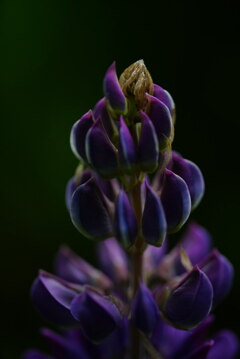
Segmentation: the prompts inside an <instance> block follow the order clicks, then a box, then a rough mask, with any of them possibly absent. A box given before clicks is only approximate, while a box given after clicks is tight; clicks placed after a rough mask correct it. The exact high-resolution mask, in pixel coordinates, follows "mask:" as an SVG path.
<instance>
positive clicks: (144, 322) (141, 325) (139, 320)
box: [131, 284, 159, 336]
mask: <svg viewBox="0 0 240 359" xmlns="http://www.w3.org/2000/svg"><path fill="white" fill-rule="evenodd" d="M131 313H132V321H133V322H134V324H135V326H136V327H137V328H138V329H139V330H141V331H142V332H143V333H144V334H145V335H147V336H150V335H151V334H152V332H153V330H154V328H155V326H156V325H157V321H158V318H159V311H158V307H157V304H156V302H155V300H154V299H153V296H152V293H151V292H150V290H149V289H148V288H147V287H146V286H145V285H144V284H140V286H139V289H138V291H137V293H136V294H135V296H134V297H133V300H132V309H131Z"/></svg>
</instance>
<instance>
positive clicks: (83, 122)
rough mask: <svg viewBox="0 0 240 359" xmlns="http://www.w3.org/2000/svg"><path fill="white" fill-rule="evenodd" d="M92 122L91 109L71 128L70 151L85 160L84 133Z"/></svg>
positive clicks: (85, 133)
mask: <svg viewBox="0 0 240 359" xmlns="http://www.w3.org/2000/svg"><path fill="white" fill-rule="evenodd" d="M93 123H94V119H93V113H92V110H89V111H88V112H87V113H86V114H85V115H83V116H82V117H81V118H80V120H78V121H77V122H76V123H75V124H74V125H73V127H72V130H71V135H70V144H71V148H72V151H73V153H74V154H75V156H76V157H78V158H82V159H83V160H85V161H86V160H87V157H86V150H85V140H86V135H87V132H88V130H89V129H90V127H91V126H92V125H93Z"/></svg>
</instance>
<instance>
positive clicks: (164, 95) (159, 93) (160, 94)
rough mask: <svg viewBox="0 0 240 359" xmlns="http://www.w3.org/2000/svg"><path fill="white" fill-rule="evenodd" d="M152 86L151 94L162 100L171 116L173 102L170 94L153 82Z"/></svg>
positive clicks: (173, 107)
mask: <svg viewBox="0 0 240 359" xmlns="http://www.w3.org/2000/svg"><path fill="white" fill-rule="evenodd" d="M153 86H154V92H153V96H155V97H157V98H158V99H159V100H160V101H162V102H163V103H164V105H166V106H167V107H168V109H169V111H170V113H171V115H172V116H173V114H174V111H175V104H174V101H173V99H172V96H171V95H170V93H169V92H168V91H166V90H164V89H163V88H162V87H160V86H158V85H155V84H154V85H153Z"/></svg>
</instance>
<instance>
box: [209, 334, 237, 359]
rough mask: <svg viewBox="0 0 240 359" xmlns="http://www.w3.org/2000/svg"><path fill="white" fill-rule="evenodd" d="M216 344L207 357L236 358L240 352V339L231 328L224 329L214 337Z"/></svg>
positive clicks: (210, 358)
mask: <svg viewBox="0 0 240 359" xmlns="http://www.w3.org/2000/svg"><path fill="white" fill-rule="evenodd" d="M213 340H214V345H213V347H212V348H211V350H210V352H209V354H208V357H207V359H234V358H236V355H237V353H238V352H239V340H238V338H237V337H236V335H235V334H234V333H232V332H231V331H229V330H222V331H220V332H219V333H217V334H216V335H215V336H214V337H213Z"/></svg>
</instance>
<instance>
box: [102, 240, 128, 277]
mask: <svg viewBox="0 0 240 359" xmlns="http://www.w3.org/2000/svg"><path fill="white" fill-rule="evenodd" d="M98 258H99V261H100V265H101V268H102V269H103V270H104V272H105V273H107V274H108V275H109V277H110V278H112V279H113V280H114V281H116V282H117V283H119V282H120V283H121V282H127V281H128V280H129V270H128V258H127V255H126V252H125V251H124V250H123V249H122V247H121V246H120V245H119V243H118V241H117V240H116V239H115V238H109V239H107V240H106V241H102V242H100V243H99V246H98Z"/></svg>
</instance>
